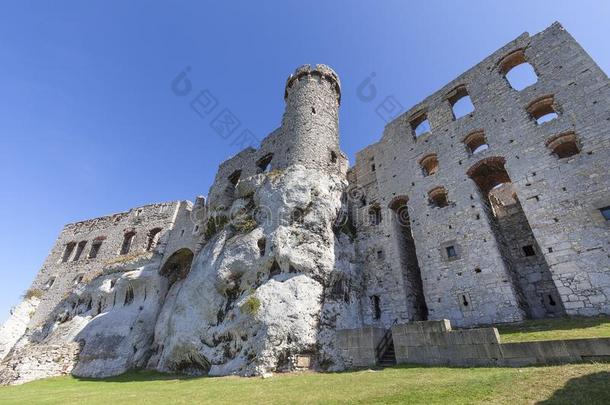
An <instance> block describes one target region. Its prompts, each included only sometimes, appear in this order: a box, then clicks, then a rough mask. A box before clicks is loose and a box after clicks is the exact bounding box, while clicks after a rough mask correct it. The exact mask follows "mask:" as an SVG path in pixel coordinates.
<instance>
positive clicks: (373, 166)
mask: <svg viewBox="0 0 610 405" xmlns="http://www.w3.org/2000/svg"><path fill="white" fill-rule="evenodd" d="M375 170H376V168H375V163H371V171H372V172H374V171H375Z"/></svg>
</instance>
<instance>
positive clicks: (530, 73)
mask: <svg viewBox="0 0 610 405" xmlns="http://www.w3.org/2000/svg"><path fill="white" fill-rule="evenodd" d="M500 74H501V75H502V76H504V78H505V79H506V80H507V81H508V83H509V84H510V86H511V87H512V88H513V89H515V90H517V91H521V90H523V89H524V88H526V87H529V86H531V85H532V84H535V83H536V82H537V81H538V75H536V71H535V70H534V67H533V66H532V65H530V64H529V63H528V62H527V60H526V59H525V53H524V52H523V49H517V50H516V51H514V52H511V53H510V54H508V55H506V56H505V57H504V58H503V59H502V60H501V61H500Z"/></svg>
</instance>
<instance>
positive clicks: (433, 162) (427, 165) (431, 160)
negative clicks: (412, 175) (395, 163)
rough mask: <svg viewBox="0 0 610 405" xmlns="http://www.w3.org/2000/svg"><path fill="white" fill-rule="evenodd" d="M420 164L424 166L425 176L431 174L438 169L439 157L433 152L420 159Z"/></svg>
mask: <svg viewBox="0 0 610 405" xmlns="http://www.w3.org/2000/svg"><path fill="white" fill-rule="evenodd" d="M419 165H420V166H421V168H422V172H423V173H424V176H430V175H432V174H434V173H436V172H437V171H438V158H437V157H436V153H431V154H429V155H426V156H424V157H423V158H422V159H421V160H420V161H419Z"/></svg>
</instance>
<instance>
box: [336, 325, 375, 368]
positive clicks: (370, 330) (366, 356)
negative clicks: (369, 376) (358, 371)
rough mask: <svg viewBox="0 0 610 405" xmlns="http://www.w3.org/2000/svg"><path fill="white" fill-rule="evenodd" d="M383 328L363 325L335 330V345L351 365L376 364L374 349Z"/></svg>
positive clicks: (365, 365)
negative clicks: (361, 326) (356, 327)
mask: <svg viewBox="0 0 610 405" xmlns="http://www.w3.org/2000/svg"><path fill="white" fill-rule="evenodd" d="M384 334H385V329H382V328H375V327H371V326H368V327H364V328H359V329H342V330H338V331H337V336H336V341H337V347H338V348H339V349H340V350H341V352H342V356H343V357H344V358H345V359H346V360H347V361H348V363H349V365H350V366H351V367H370V366H373V365H375V364H376V362H377V359H376V357H375V349H376V348H377V345H378V344H379V342H380V341H381V339H382V338H383V335H384Z"/></svg>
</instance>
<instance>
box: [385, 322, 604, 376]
mask: <svg viewBox="0 0 610 405" xmlns="http://www.w3.org/2000/svg"><path fill="white" fill-rule="evenodd" d="M392 337H393V340H394V349H395V352H396V360H397V362H398V363H414V364H427V365H452V366H477V365H501V366H512V367H520V366H526V365H534V364H558V363H572V362H582V361H599V360H606V361H607V360H610V338H598V339H594V338H592V339H574V340H549V341H535V342H519V343H501V342H500V335H499V334H498V330H497V329H496V328H476V329H464V330H452V329H451V323H450V322H449V321H448V320H442V321H428V322H414V323H411V324H405V325H395V326H393V327H392Z"/></svg>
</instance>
